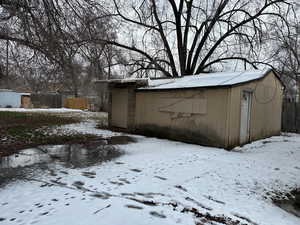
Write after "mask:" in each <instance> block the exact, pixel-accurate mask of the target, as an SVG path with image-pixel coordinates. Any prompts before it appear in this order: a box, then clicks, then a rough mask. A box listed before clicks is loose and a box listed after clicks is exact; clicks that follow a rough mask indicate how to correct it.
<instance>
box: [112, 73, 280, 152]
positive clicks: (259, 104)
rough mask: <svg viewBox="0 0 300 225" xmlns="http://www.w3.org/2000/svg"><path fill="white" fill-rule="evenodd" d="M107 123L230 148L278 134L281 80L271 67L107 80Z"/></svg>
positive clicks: (147, 133) (156, 134)
mask: <svg viewBox="0 0 300 225" xmlns="http://www.w3.org/2000/svg"><path fill="white" fill-rule="evenodd" d="M109 87H110V88H109V89H110V104H109V106H110V107H109V125H110V127H112V128H115V127H118V128H122V129H124V130H125V131H128V132H134V133H139V134H145V135H149V136H157V137H162V138H169V139H174V140H179V141H184V142H190V143H197V144H201V145H207V146H215V147H222V148H226V149H231V148H233V147H235V146H238V145H243V144H246V143H249V142H250V141H253V140H257V139H261V138H266V137H270V136H273V135H279V134H280V131H281V111H282V98H283V89H284V88H283V84H282V82H281V81H280V79H279V77H278V75H277V74H276V73H275V72H273V71H272V70H265V71H257V70H255V71H244V72H230V73H228V72H226V73H210V74H200V75H196V76H184V77H182V78H176V79H157V80H148V79H128V80H111V81H109Z"/></svg>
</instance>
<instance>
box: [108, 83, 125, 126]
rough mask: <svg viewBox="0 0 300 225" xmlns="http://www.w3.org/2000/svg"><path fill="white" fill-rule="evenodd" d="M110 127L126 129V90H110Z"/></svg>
mask: <svg viewBox="0 0 300 225" xmlns="http://www.w3.org/2000/svg"><path fill="white" fill-rule="evenodd" d="M111 107H112V115H111V125H112V126H114V127H119V128H127V122H128V89H127V88H115V89H113V90H112V106H111Z"/></svg>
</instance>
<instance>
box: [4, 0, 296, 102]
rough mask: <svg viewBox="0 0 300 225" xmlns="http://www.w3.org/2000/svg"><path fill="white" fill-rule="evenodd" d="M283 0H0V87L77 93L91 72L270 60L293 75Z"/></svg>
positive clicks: (135, 72) (212, 67)
mask: <svg viewBox="0 0 300 225" xmlns="http://www.w3.org/2000/svg"><path fill="white" fill-rule="evenodd" d="M299 7H300V6H299V3H297V2H293V1H289V0H132V1H128V0H127V1H126V0H113V1H105V0H72V1H68V0H2V1H0V48H1V53H0V87H6V88H9V87H11V86H22V85H27V86H29V87H30V89H31V90H32V91H33V92H40V91H48V90H49V89H51V90H58V89H63V90H68V91H70V92H71V93H73V95H74V96H78V95H79V93H84V92H85V91H87V90H88V89H87V87H89V85H91V82H92V81H93V80H94V79H109V78H113V77H124V76H135V77H147V76H151V77H155V76H159V77H162V76H165V77H180V76H187V75H195V74H199V73H207V72H212V71H224V70H234V69H239V70H241V69H250V68H253V69H258V68H262V67H264V66H268V67H273V68H274V69H276V70H278V71H280V72H283V73H284V74H285V75H286V76H287V77H288V79H290V80H297V74H299V69H300V60H299V58H300V57H299V56H300V53H299V51H298V49H299V33H300V25H299V22H298V20H297V12H299V11H298V10H299Z"/></svg>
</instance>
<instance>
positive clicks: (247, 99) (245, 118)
mask: <svg viewBox="0 0 300 225" xmlns="http://www.w3.org/2000/svg"><path fill="white" fill-rule="evenodd" d="M251 102H252V93H251V92H249V91H243V95H242V101H241V127H240V144H245V143H248V142H249V141H250V119H251Z"/></svg>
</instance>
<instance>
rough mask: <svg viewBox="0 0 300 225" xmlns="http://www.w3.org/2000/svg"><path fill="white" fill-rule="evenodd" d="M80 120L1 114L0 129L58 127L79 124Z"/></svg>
mask: <svg viewBox="0 0 300 225" xmlns="http://www.w3.org/2000/svg"><path fill="white" fill-rule="evenodd" d="M78 122H80V119H78V118H73V117H62V116H59V115H51V114H46V113H27V112H26V113H24V112H0V128H1V127H14V126H21V125H23V126H26V127H31V128H33V127H41V126H57V125H64V124H71V123H78Z"/></svg>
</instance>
